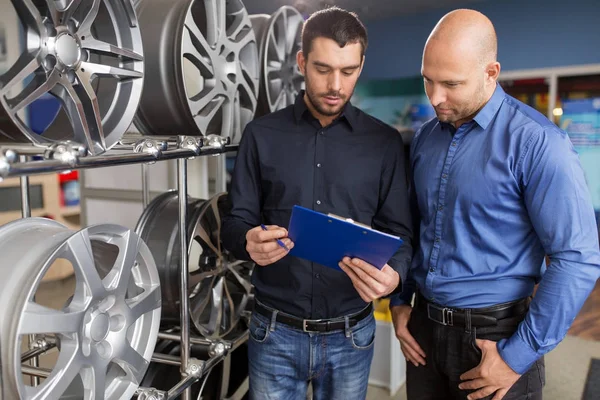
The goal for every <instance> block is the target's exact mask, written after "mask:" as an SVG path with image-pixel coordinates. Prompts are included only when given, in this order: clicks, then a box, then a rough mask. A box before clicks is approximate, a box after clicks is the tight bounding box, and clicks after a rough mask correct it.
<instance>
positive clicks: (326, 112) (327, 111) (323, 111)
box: [304, 76, 354, 117]
mask: <svg viewBox="0 0 600 400" xmlns="http://www.w3.org/2000/svg"><path fill="white" fill-rule="evenodd" d="M304 82H305V84H306V95H307V97H308V101H310V103H311V104H312V106H313V107H314V108H315V110H317V112H318V113H319V114H321V115H323V116H326V117H334V116H336V115H338V114H340V113H341V112H342V110H343V109H344V107H345V106H346V104H347V103H348V99H350V98H351V97H352V94H353V93H354V90H353V91H352V93H350V96H348V97H342V96H341V95H340V94H339V92H327V93H324V94H319V95H317V96H316V98H315V95H314V94H313V93H312V91H311V89H310V80H309V78H308V77H307V76H305V77H304ZM324 96H331V97H338V98H340V99H341V100H342V102H341V104H340V105H339V106H338V107H336V108H335V109H326V108H324V107H323V106H322V103H321V102H319V101H318V100H319V98H322V97H324Z"/></svg>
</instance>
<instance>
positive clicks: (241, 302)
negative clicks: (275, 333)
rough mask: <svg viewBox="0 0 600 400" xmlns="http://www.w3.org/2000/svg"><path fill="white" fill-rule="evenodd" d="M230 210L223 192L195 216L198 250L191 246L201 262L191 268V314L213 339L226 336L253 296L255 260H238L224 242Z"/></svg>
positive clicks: (192, 257) (205, 334)
mask: <svg viewBox="0 0 600 400" xmlns="http://www.w3.org/2000/svg"><path fill="white" fill-rule="evenodd" d="M230 209H231V204H230V203H229V200H228V197H227V194H226V193H220V194H217V195H215V196H214V197H213V198H212V199H210V200H208V201H206V202H205V203H204V204H203V206H202V207H201V208H200V209H199V211H198V214H197V217H196V218H194V220H195V221H197V224H196V226H195V228H194V232H193V234H192V237H193V240H194V242H195V243H196V244H197V245H198V251H197V252H194V248H192V249H191V251H190V260H191V261H193V260H196V259H198V262H197V263H195V264H194V265H196V266H197V267H196V268H194V269H192V268H190V286H191V287H192V290H191V295H190V297H191V299H190V314H191V317H192V322H193V323H194V325H195V327H196V329H198V331H199V332H200V334H202V335H203V336H204V337H207V338H212V339H220V338H223V337H224V336H226V335H227V334H229V333H230V332H231V331H232V330H233V329H234V328H235V327H236V326H237V324H238V322H239V321H240V318H241V315H242V312H243V311H244V310H245V309H246V305H247V304H248V302H249V301H250V299H251V291H252V285H251V283H250V274H251V269H252V263H248V262H245V261H240V260H236V259H235V258H234V257H233V256H232V255H231V254H230V253H229V252H228V251H227V250H226V249H225V248H224V247H223V245H222V243H221V221H222V217H223V216H224V215H225V214H227V213H228V212H229V210H230ZM194 253H196V254H194ZM190 265H192V264H190Z"/></svg>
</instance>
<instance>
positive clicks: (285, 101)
mask: <svg viewBox="0 0 600 400" xmlns="http://www.w3.org/2000/svg"><path fill="white" fill-rule="evenodd" d="M261 20H262V21H261ZM252 23H253V25H254V26H255V27H256V29H257V30H258V31H260V32H261V33H260V34H259V33H258V32H257V36H258V35H260V36H259V37H260V40H261V42H260V43H261V45H260V62H261V77H260V78H261V84H260V85H261V86H260V89H261V92H260V97H259V100H260V102H261V105H260V107H261V111H262V113H264V114H266V113H269V112H274V111H277V110H280V109H282V108H285V107H287V106H288V105H290V104H293V103H294V101H295V99H296V96H297V95H298V93H299V92H300V91H301V90H302V89H304V76H303V75H302V74H301V73H300V69H299V68H298V63H297V62H296V54H297V53H298V51H299V50H300V49H301V48H302V42H301V33H302V26H303V23H304V18H303V17H302V14H300V12H298V10H296V9H295V8H293V7H290V6H283V7H281V8H279V9H278V10H277V11H276V12H275V13H273V14H272V15H271V17H270V18H269V19H268V21H264V18H261V16H256V19H255V17H254V16H253V20H252Z"/></svg>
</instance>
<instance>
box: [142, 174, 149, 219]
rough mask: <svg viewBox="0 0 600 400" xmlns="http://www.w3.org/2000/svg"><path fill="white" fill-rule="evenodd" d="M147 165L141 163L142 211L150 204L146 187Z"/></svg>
mask: <svg viewBox="0 0 600 400" xmlns="http://www.w3.org/2000/svg"><path fill="white" fill-rule="evenodd" d="M148 169H149V168H148V164H146V163H142V203H143V205H144V209H145V208H146V207H148V204H149V203H150V188H149V187H148Z"/></svg>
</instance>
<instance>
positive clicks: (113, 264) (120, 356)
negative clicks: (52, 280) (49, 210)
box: [0, 218, 160, 400]
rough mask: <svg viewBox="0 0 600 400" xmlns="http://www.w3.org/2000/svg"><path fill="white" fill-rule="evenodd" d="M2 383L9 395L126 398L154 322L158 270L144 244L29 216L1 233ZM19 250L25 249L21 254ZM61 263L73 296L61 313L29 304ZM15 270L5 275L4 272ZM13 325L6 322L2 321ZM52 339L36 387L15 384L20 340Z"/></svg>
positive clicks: (143, 362) (124, 232) (117, 232)
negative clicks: (69, 269) (54, 349)
mask: <svg viewBox="0 0 600 400" xmlns="http://www.w3.org/2000/svg"><path fill="white" fill-rule="evenodd" d="M0 238H2V240H1V241H0V243H2V244H1V245H0V249H1V251H2V254H3V256H4V257H6V261H8V263H3V264H2V266H1V267H0V268H2V269H4V271H3V272H4V274H5V276H10V279H7V280H5V281H4V282H2V284H1V290H2V298H3V300H4V301H3V304H4V307H2V308H1V309H0V313H1V314H2V321H3V324H2V328H1V329H2V340H1V342H0V344H1V345H2V365H3V366H6V368H3V371H2V374H3V384H4V385H5V388H8V389H9V392H12V393H14V396H15V398H17V397H18V398H21V399H36V400H37V399H40V400H41V399H61V398H68V397H69V396H73V395H75V396H77V398H81V399H84V400H88V399H89V400H91V399H94V400H96V399H104V398H106V399H129V398H131V396H132V395H133V393H134V392H135V390H136V389H137V387H138V386H139V382H141V379H142V378H143V376H144V374H145V372H146V369H147V367H148V364H149V362H150V359H151V356H152V354H153V351H154V346H155V344H156V339H157V335H158V328H159V321H160V287H159V279H158V273H157V271H156V266H155V265H154V262H153V259H152V256H151V254H150V252H149V250H148V248H147V246H146V245H145V244H144V243H143V242H141V241H140V240H139V237H138V236H137V235H136V234H135V233H133V232H132V231H130V230H128V229H126V228H123V227H120V226H117V225H98V226H92V227H89V228H86V229H83V230H81V231H79V232H74V231H71V230H69V229H68V228H66V227H65V226H63V225H61V224H59V223H57V222H54V221H50V220H45V219H41V218H31V219H25V220H20V221H16V222H13V223H10V224H7V225H5V226H3V227H2V228H1V229H0ZM24 249H27V251H26V252H25V254H26V255H25V256H23V254H24ZM57 259H65V260H68V261H69V262H70V263H71V264H72V266H73V269H74V272H75V277H76V285H75V292H74V295H73V297H72V298H71V299H70V301H69V302H68V303H67V304H65V306H64V308H63V309H62V310H55V309H51V308H48V307H45V306H42V305H40V304H38V303H36V302H35V300H34V295H35V291H36V289H37V287H38V286H39V284H40V282H41V279H42V278H43V276H44V274H45V272H46V271H47V270H48V268H49V267H50V266H51V265H52V263H53V262H54V261H55V260H57ZM15 267H16V268H18V270H19V272H18V273H15V274H11V275H8V274H7V273H8V270H12V269H13V268H15ZM7 321H12V323H10V324H9V323H7ZM48 333H51V334H53V335H54V336H55V337H56V339H57V342H58V343H59V348H60V353H59V355H58V360H57V362H56V365H55V366H54V368H53V369H52V372H51V373H50V375H49V377H48V378H46V379H45V380H44V381H43V382H42V383H41V385H39V386H36V387H33V386H29V385H26V384H25V382H24V381H23V380H22V379H21V361H20V360H21V347H20V341H21V340H22V339H23V338H24V337H26V336H27V335H29V334H48Z"/></svg>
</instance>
